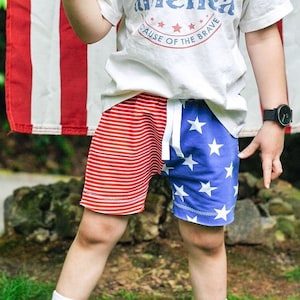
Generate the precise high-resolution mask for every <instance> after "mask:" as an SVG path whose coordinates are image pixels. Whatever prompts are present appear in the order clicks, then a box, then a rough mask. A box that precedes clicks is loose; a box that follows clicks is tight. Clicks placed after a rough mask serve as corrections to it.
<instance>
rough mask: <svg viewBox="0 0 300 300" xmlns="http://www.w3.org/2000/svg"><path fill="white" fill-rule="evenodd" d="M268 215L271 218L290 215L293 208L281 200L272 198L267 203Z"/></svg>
mask: <svg viewBox="0 0 300 300" xmlns="http://www.w3.org/2000/svg"><path fill="white" fill-rule="evenodd" d="M268 208H269V213H270V215H271V216H278V215H292V214H293V207H292V205H290V204H289V203H287V202H284V201H283V200H282V199H281V198H274V199H272V200H270V201H269V205H268Z"/></svg>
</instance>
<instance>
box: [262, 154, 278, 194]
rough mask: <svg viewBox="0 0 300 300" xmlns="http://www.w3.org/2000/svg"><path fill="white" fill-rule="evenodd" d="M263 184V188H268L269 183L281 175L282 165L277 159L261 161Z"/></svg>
mask: <svg viewBox="0 0 300 300" xmlns="http://www.w3.org/2000/svg"><path fill="white" fill-rule="evenodd" d="M262 170H263V182H264V186H265V188H267V189H268V188H269V187H270V184H271V181H272V180H274V179H275V178H277V177H279V176H280V174H281V173H282V165H281V162H280V160H279V159H271V158H264V159H262Z"/></svg>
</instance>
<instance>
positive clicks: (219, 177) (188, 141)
mask: <svg viewBox="0 0 300 300" xmlns="http://www.w3.org/2000/svg"><path fill="white" fill-rule="evenodd" d="M180 134H181V137H180V146H181V151H182V153H183V155H184V158H182V157H179V156H177V155H176V153H175V151H174V149H172V147H171V146H170V148H171V149H170V152H171V155H170V160H168V161H164V162H165V165H164V168H163V170H162V174H163V175H165V176H168V177H169V180H170V184H171V187H172V190H173V198H174V201H173V213H174V215H175V216H176V217H177V218H179V219H182V220H185V221H189V222H193V223H197V224H201V225H206V226H223V225H226V224H229V223H231V222H232V221H233V220H234V208H235V204H236V199H237V191H238V168H239V158H238V153H239V149H238V140H237V139H236V138H234V137H233V136H231V135H230V134H229V132H228V131H227V130H226V129H225V128H224V127H223V126H222V124H221V123H220V122H219V121H218V120H217V119H216V117H215V116H214V115H213V114H212V112H211V111H210V110H209V108H208V107H207V105H206V104H205V102H204V101H201V100H200V101H199V100H189V101H186V102H185V103H184V104H183V106H182V122H181V131H180Z"/></svg>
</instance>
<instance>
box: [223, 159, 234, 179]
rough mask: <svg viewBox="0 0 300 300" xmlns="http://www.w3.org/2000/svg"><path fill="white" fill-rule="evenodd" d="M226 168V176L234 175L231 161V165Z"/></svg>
mask: <svg viewBox="0 0 300 300" xmlns="http://www.w3.org/2000/svg"><path fill="white" fill-rule="evenodd" d="M225 170H226V177H225V178H228V177H232V171H233V164H232V162H231V164H230V166H229V167H227V168H226V167H225Z"/></svg>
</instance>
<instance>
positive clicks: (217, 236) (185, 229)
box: [179, 222, 224, 254]
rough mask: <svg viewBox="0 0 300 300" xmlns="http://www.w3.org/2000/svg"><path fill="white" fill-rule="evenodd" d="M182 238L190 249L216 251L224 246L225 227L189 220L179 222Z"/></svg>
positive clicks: (207, 251)
mask: <svg viewBox="0 0 300 300" xmlns="http://www.w3.org/2000/svg"><path fill="white" fill-rule="evenodd" d="M179 224H180V225H179V228H180V233H181V236H182V239H183V241H184V243H185V245H186V247H187V248H188V250H189V251H191V250H193V249H195V250H201V251H202V252H206V253H211V254H213V253H215V252H218V251H220V249H222V248H223V247H224V229H223V227H207V226H202V225H197V224H192V223H187V222H180V223H179Z"/></svg>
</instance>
